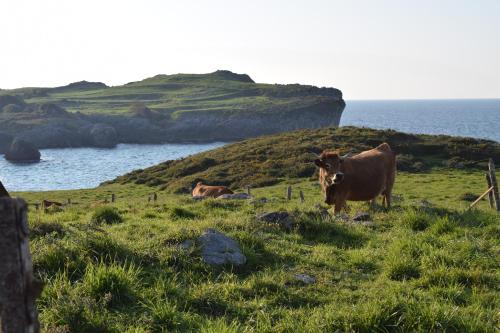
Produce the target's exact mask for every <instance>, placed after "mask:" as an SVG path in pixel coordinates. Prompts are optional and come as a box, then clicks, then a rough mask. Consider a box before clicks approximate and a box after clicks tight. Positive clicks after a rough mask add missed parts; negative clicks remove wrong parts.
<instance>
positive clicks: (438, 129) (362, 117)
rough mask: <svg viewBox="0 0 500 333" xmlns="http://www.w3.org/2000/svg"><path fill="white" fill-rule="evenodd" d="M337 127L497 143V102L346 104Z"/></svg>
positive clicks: (499, 102) (499, 133) (499, 111)
mask: <svg viewBox="0 0 500 333" xmlns="http://www.w3.org/2000/svg"><path fill="white" fill-rule="evenodd" d="M346 104H347V105H346V108H345V110H344V112H343V113H342V118H341V120H340V125H341V126H347V125H354V126H365V127H372V128H380V129H385V128H392V129H395V130H398V131H402V132H409V133H422V134H447V135H456V136H470V137H475V138H483V139H490V140H494V141H497V142H500V99H459V100H388V101H347V102H346Z"/></svg>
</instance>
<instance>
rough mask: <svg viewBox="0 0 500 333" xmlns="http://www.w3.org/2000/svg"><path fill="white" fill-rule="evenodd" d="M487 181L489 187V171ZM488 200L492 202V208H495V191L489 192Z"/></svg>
mask: <svg viewBox="0 0 500 333" xmlns="http://www.w3.org/2000/svg"><path fill="white" fill-rule="evenodd" d="M486 183H487V184H488V188H490V187H491V178H490V175H489V174H488V173H487V174H486ZM488 202H489V204H490V208H495V202H494V199H493V191H491V192H489V193H488Z"/></svg>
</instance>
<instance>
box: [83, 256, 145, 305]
mask: <svg viewBox="0 0 500 333" xmlns="http://www.w3.org/2000/svg"><path fill="white" fill-rule="evenodd" d="M139 273H140V270H139V268H136V267H135V266H134V265H133V264H124V265H120V264H118V263H111V264H109V265H106V264H104V263H103V262H100V263H98V264H93V263H92V264H89V265H88V266H87V269H86V271H85V275H84V277H83V288H84V291H85V292H86V293H88V294H89V295H90V296H92V297H93V298H94V299H96V300H97V301H100V302H104V303H106V305H108V306H109V307H116V306H120V305H124V304H127V303H129V302H131V301H132V300H134V299H135V294H136V288H137V284H138V279H139Z"/></svg>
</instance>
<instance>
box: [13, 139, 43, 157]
mask: <svg viewBox="0 0 500 333" xmlns="http://www.w3.org/2000/svg"><path fill="white" fill-rule="evenodd" d="M5 159H6V160H8V161H12V162H39V161H40V152H39V151H38V149H36V148H35V146H33V145H32V144H31V143H29V142H26V141H23V140H20V139H15V140H14V141H13V142H12V144H11V145H10V147H9V149H8V150H7V152H6V153H5Z"/></svg>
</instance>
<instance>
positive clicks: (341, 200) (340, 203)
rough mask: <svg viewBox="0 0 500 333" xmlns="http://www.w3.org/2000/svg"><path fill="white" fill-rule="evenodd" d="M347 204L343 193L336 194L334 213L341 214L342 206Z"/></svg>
mask: <svg viewBox="0 0 500 333" xmlns="http://www.w3.org/2000/svg"><path fill="white" fill-rule="evenodd" d="M345 206H346V200H345V199H344V197H343V196H342V195H337V196H335V206H334V213H335V214H340V212H341V211H342V208H344V207H345Z"/></svg>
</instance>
